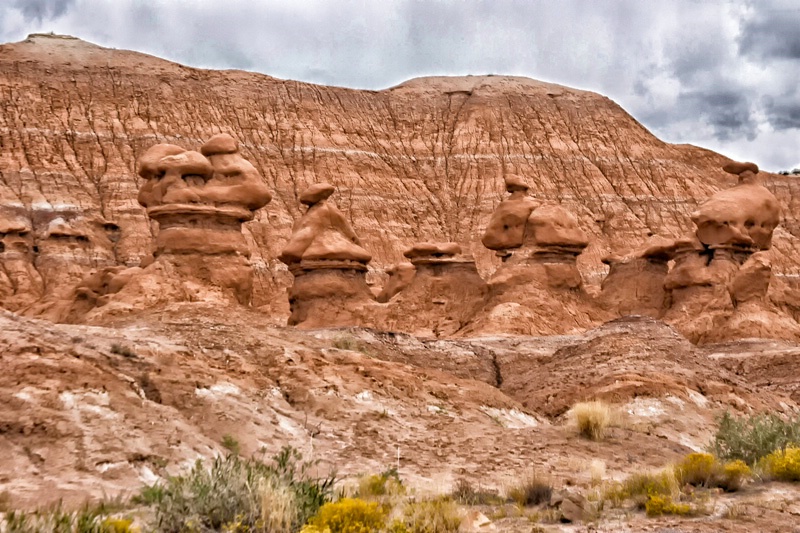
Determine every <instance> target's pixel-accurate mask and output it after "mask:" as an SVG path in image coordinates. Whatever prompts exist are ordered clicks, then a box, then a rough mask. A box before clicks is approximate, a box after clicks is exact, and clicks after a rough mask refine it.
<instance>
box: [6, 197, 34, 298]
mask: <svg viewBox="0 0 800 533" xmlns="http://www.w3.org/2000/svg"><path fill="white" fill-rule="evenodd" d="M34 250H35V248H34V244H33V233H32V231H31V226H30V224H29V223H28V222H27V220H25V219H24V218H21V217H13V216H8V215H6V216H4V214H3V213H2V212H1V211H0V301H2V302H3V307H6V308H7V309H10V310H12V311H15V310H18V309H19V308H21V307H23V306H25V305H26V304H30V303H31V302H33V301H34V300H36V299H38V298H39V297H41V296H42V292H43V290H44V286H43V284H42V278H41V276H40V275H39V272H38V271H37V270H36V268H35V267H34V265H33V263H34V258H35V256H36V254H35V251H34Z"/></svg>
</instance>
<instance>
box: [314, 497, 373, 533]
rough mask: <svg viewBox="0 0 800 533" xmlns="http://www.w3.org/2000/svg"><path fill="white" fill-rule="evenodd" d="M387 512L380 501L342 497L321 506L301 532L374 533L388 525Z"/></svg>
mask: <svg viewBox="0 0 800 533" xmlns="http://www.w3.org/2000/svg"><path fill="white" fill-rule="evenodd" d="M386 514H387V513H386V511H385V510H384V509H383V508H382V507H381V506H379V505H378V502H367V501H364V500H361V499H358V498H342V499H341V500H339V501H337V502H332V503H326V504H325V505H323V506H322V507H320V509H319V511H318V512H317V514H316V515H314V516H313V517H311V519H310V520H309V521H308V524H307V525H306V526H305V527H304V528H303V529H302V531H301V533H374V532H376V531H380V530H381V529H383V527H384V526H385V525H386Z"/></svg>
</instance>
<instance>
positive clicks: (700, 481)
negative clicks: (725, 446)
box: [675, 453, 751, 492]
mask: <svg viewBox="0 0 800 533" xmlns="http://www.w3.org/2000/svg"><path fill="white" fill-rule="evenodd" d="M750 475H751V470H750V467H748V466H747V464H745V462H744V461H742V460H739V459H736V460H735V461H729V462H727V463H724V464H723V463H720V462H719V461H717V458H716V457H714V456H713V455H711V454H710V453H690V454H689V455H687V456H686V457H684V458H683V459H682V460H681V461H680V462H679V463H678V464H677V465H675V477H676V479H677V480H678V483H680V484H681V485H685V484H689V485H694V486H703V487H708V488H713V487H720V488H722V489H724V490H726V491H729V492H734V491H737V490H739V489H740V488H741V487H742V484H743V483H744V480H745V479H747V478H748V477H750Z"/></svg>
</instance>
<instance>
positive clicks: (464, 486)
mask: <svg viewBox="0 0 800 533" xmlns="http://www.w3.org/2000/svg"><path fill="white" fill-rule="evenodd" d="M450 497H451V498H452V499H453V500H455V501H456V502H458V503H460V504H462V505H499V504H501V503H503V499H502V498H501V497H500V496H499V495H498V494H497V491H491V490H484V489H482V488H481V487H480V485H479V486H478V487H477V488H476V487H474V486H473V485H472V483H470V482H469V481H467V480H466V479H459V480H458V481H456V485H455V487H453V491H452V492H451V493H450Z"/></svg>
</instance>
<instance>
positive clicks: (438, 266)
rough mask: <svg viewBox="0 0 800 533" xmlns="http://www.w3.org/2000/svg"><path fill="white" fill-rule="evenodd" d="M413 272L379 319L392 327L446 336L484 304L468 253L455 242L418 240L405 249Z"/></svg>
mask: <svg viewBox="0 0 800 533" xmlns="http://www.w3.org/2000/svg"><path fill="white" fill-rule="evenodd" d="M404 255H405V256H406V257H407V258H408V259H409V261H410V262H411V265H413V267H414V269H415V272H416V273H415V274H414V275H413V277H412V278H411V280H410V281H409V283H408V286H407V287H405V288H404V289H402V291H400V293H399V294H398V295H397V296H396V297H394V298H393V299H392V300H391V301H390V303H389V305H388V310H387V312H386V315H385V318H382V319H381V320H380V323H381V326H382V327H383V328H385V329H389V330H392V331H404V332H410V333H412V334H416V335H426V336H429V335H433V336H437V337H445V336H450V335H453V334H455V333H456V332H457V331H459V330H460V329H462V328H463V327H464V326H466V324H467V323H468V322H469V321H470V320H471V319H472V318H473V316H474V315H475V313H476V312H477V311H478V310H479V309H480V308H481V307H482V306H483V303H484V300H485V298H486V294H487V286H486V282H485V281H484V280H483V278H481V276H480V274H479V273H478V269H477V267H476V266H475V260H474V258H473V257H472V256H471V255H467V254H464V253H462V249H461V246H460V245H459V244H457V243H453V242H450V243H427V242H425V243H418V244H415V245H414V246H412V247H411V248H409V249H408V250H406V251H405V253H404Z"/></svg>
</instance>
